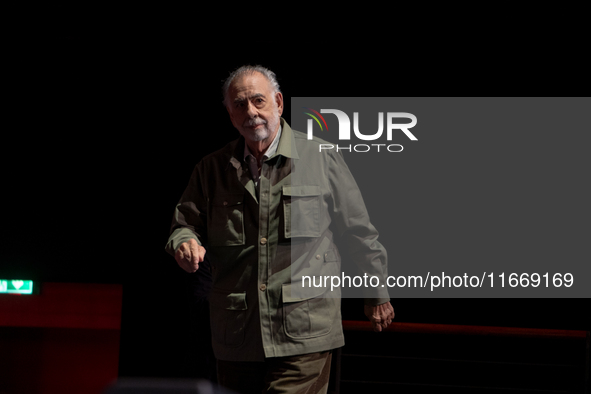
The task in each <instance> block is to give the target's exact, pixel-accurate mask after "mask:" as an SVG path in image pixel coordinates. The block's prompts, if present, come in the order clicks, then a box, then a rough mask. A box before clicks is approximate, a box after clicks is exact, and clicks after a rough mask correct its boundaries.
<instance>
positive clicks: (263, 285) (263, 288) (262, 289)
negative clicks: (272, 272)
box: [259, 283, 267, 291]
mask: <svg viewBox="0 0 591 394" xmlns="http://www.w3.org/2000/svg"><path fill="white" fill-rule="evenodd" d="M259 289H261V291H265V290H266V289H267V286H266V285H265V284H264V283H263V284H262V285H261V287H259Z"/></svg>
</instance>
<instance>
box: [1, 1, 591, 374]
mask: <svg viewBox="0 0 591 394" xmlns="http://www.w3.org/2000/svg"><path fill="white" fill-rule="evenodd" d="M110 11H111V10H100V11H98V10H93V9H91V7H86V8H84V9H82V8H78V9H74V10H72V9H70V8H68V7H66V6H63V5H52V6H48V7H47V9H46V10H42V11H41V12H35V13H34V16H32V18H33V19H32V20H29V21H27V24H25V25H24V26H26V28H25V27H22V26H21V28H20V29H18V30H17V33H18V34H16V38H18V39H16V38H15V39H13V40H11V42H10V55H9V56H8V57H7V60H6V62H7V63H8V65H9V66H10V68H11V70H12V71H11V73H10V74H8V79H9V80H10V82H13V83H14V85H15V87H16V89H14V91H12V90H11V93H10V101H11V103H10V106H9V107H8V109H9V111H8V112H9V117H10V119H11V121H9V122H7V123H6V125H7V127H6V131H7V132H6V133H5V139H4V143H3V144H2V147H3V153H4V155H3V158H4V160H3V161H4V165H3V170H2V171H3V186H4V187H3V191H4V193H3V194H4V198H3V201H4V202H3V205H2V215H3V216H2V228H1V231H2V238H1V240H2V241H1V242H2V247H1V252H0V253H1V254H0V277H2V278H4V277H7V278H11V277H12V278H32V279H35V280H38V281H41V282H43V281H46V282H48V281H57V282H87V283H91V282H94V283H122V284H123V285H124V300H123V323H122V342H121V360H120V372H121V374H122V375H139V376H191V374H192V373H193V372H191V371H190V367H191V361H190V359H189V358H187V344H188V343H190V342H191V337H192V336H193V335H194V333H192V332H191V331H190V330H189V329H188V327H189V318H188V309H189V307H190V303H189V300H188V297H187V293H186V287H185V284H186V279H187V277H186V275H185V274H184V272H182V271H181V270H180V268H178V267H177V266H176V263H175V262H174V260H173V258H172V257H170V256H168V255H167V254H166V253H165V252H164V245H165V243H166V239H167V236H168V228H169V224H170V219H171V214H172V210H173V208H174V205H175V203H176V202H177V200H178V198H179V197H180V195H181V193H182V191H183V190H184V188H185V185H186V183H187V181H188V178H189V175H190V173H191V171H192V169H193V166H194V165H195V164H196V163H197V161H198V160H199V159H200V158H201V157H202V156H203V155H204V154H205V153H208V152H210V151H212V150H214V149H216V148H219V147H221V146H223V145H224V144H225V143H227V142H229V141H230V140H232V139H234V138H236V136H237V132H236V131H235V130H234V129H233V128H232V126H231V124H230V122H229V120H228V117H227V115H226V112H225V109H224V108H223V106H222V104H221V98H222V97H221V90H220V87H221V81H222V80H223V79H224V78H225V77H226V76H227V75H228V72H229V71H231V70H233V69H235V68H236V67H238V66H240V65H242V64H262V65H264V66H266V67H268V68H270V69H272V70H274V71H275V72H276V74H277V75H278V78H279V82H280V84H281V87H282V90H283V92H284V96H285V97H286V102H285V107H286V111H285V113H284V117H285V118H286V119H287V120H289V119H290V116H291V114H290V109H289V97H293V96H573V95H574V96H577V95H580V96H582V95H584V94H586V93H588V91H587V90H586V84H585V83H586V80H585V79H583V78H582V76H583V75H584V74H583V70H585V69H586V67H585V62H584V61H583V60H582V59H581V58H578V55H577V52H576V51H573V52H572V53H571V55H570V56H574V58H573V59H571V61H569V62H564V61H561V60H560V59H556V60H554V61H552V60H550V59H549V58H548V57H547V56H546V55H547V53H546V51H545V48H544V47H543V46H542V44H539V45H536V44H535V43H533V44H531V43H530V44H529V45H530V46H529V47H528V50H527V51H526V52H527V53H524V51H523V48H522V47H521V46H520V45H519V43H518V42H513V43H512V44H514V45H505V44H503V45H501V44H500V43H499V42H498V41H497V40H498V38H497V37H492V36H491V37H483V38H482V39H484V41H481V44H482V45H481V46H480V49H477V48H475V47H473V46H469V45H467V44H466V45H464V44H462V40H453V39H452V40H448V39H439V38H437V37H434V36H430V38H429V39H428V40H425V41H422V42H419V41H418V40H416V39H413V38H412V37H413V36H412V35H405V36H400V35H396V36H394V35H391V34H387V35H381V38H377V37H378V36H379V34H378V33H374V34H373V35H372V34H369V35H367V36H364V38H362V40H361V41H358V40H357V38H358V36H355V35H354V36H352V37H343V36H339V35H334V34H333V35H331V36H330V37H331V40H332V41H330V44H329V41H323V40H320V39H316V40H310V39H304V37H302V36H298V37H296V38H295V39H293V40H292V39H291V38H288V35H287V33H286V31H285V29H281V28H277V29H275V30H273V29H272V28H270V29H271V30H273V32H274V33H276V34H268V30H267V32H265V31H262V32H261V31H258V32H252V31H250V30H249V29H245V30H242V29H241V28H240V29H237V30H236V31H234V32H232V31H230V30H232V29H230V28H229V27H228V26H227V25H226V24H223V23H222V24H219V25H215V26H214V25H208V26H204V27H200V28H195V27H193V26H195V25H199V23H195V22H194V21H193V22H191V21H188V22H187V23H186V24H184V22H181V21H180V20H176V19H175V18H172V19H169V18H167V17H166V16H162V15H160V14H159V12H158V11H159V10H153V11H151V12H148V13H147V14H144V13H142V12H136V10H127V12H126V13H125V16H122V15H121V14H119V12H113V13H111V12H110ZM201 23H202V22H201ZM266 26H268V24H266ZM228 33H229V35H227V34H228ZM383 33H389V32H387V31H384V32H383ZM458 34H459V35H458V37H461V36H462V33H461V32H459V33H458ZM269 36H274V38H269ZM337 37H339V40H338V41H339V43H340V44H334V42H333V41H335V39H336V38H337ZM403 38H404V40H403ZM327 40H328V39H327ZM451 42H455V43H456V44H455V45H452V44H450V43H451ZM402 44H404V45H402ZM587 66H588V64H587ZM587 69H588V68H587ZM393 305H394V307H395V309H396V313H397V321H403V322H429V323H449V324H475V325H495V326H518V327H545V328H565V329H586V330H589V329H591V323H590V321H589V313H588V311H589V306H590V304H589V302H588V300H583V299H561V300H558V299H520V300H511V299H481V300H468V299H401V300H393ZM361 309H362V308H361V304H359V303H358V302H357V301H355V300H346V301H345V302H344V307H343V314H344V317H345V318H349V319H363V318H364V317H363V315H362V313H361Z"/></svg>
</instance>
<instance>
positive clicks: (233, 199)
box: [211, 193, 244, 207]
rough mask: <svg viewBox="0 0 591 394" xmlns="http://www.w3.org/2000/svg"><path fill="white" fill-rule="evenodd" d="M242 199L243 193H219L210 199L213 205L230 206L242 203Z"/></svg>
mask: <svg viewBox="0 0 591 394" xmlns="http://www.w3.org/2000/svg"><path fill="white" fill-rule="evenodd" d="M243 200H244V193H229V194H220V195H218V196H216V197H215V198H214V199H212V201H211V205H213V206H215V207H226V206H228V207H231V206H234V205H240V204H242V201H243Z"/></svg>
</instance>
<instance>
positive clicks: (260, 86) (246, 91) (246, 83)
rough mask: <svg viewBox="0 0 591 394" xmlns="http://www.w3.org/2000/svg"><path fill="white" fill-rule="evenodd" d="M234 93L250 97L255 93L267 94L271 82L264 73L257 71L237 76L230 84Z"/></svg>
mask: <svg viewBox="0 0 591 394" xmlns="http://www.w3.org/2000/svg"><path fill="white" fill-rule="evenodd" d="M229 90H230V92H231V93H232V94H233V95H236V96H241V97H245V98H249V97H250V96H254V95H261V94H262V95H265V94H268V92H269V91H270V90H271V84H270V83H269V81H268V80H267V78H265V76H263V75H262V74H260V73H258V72H255V73H252V74H245V75H241V76H240V77H237V78H236V79H235V80H234V81H232V84H231V85H230V89H229Z"/></svg>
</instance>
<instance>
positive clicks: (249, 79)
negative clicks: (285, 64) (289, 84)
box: [226, 72, 283, 143]
mask: <svg viewBox="0 0 591 394" xmlns="http://www.w3.org/2000/svg"><path fill="white" fill-rule="evenodd" d="M227 100H228V101H227V102H226V109H227V110H228V113H229V114H230V119H231V120H232V124H233V125H234V127H236V129H238V131H239V132H240V134H242V135H243V136H244V138H245V139H246V140H247V141H264V140H267V139H268V138H269V137H271V138H270V139H269V140H268V141H267V142H268V143H270V142H271V140H272V138H274V137H275V134H276V133H277V130H278V129H279V122H280V119H279V117H280V116H281V114H282V113H283V96H282V95H281V93H273V89H272V88H271V84H270V83H269V81H268V80H267V78H265V77H264V76H263V75H262V74H260V73H258V72H255V73H252V74H246V75H243V76H241V77H238V78H236V79H235V80H234V81H233V82H232V85H230V88H229V90H228V96H227Z"/></svg>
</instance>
